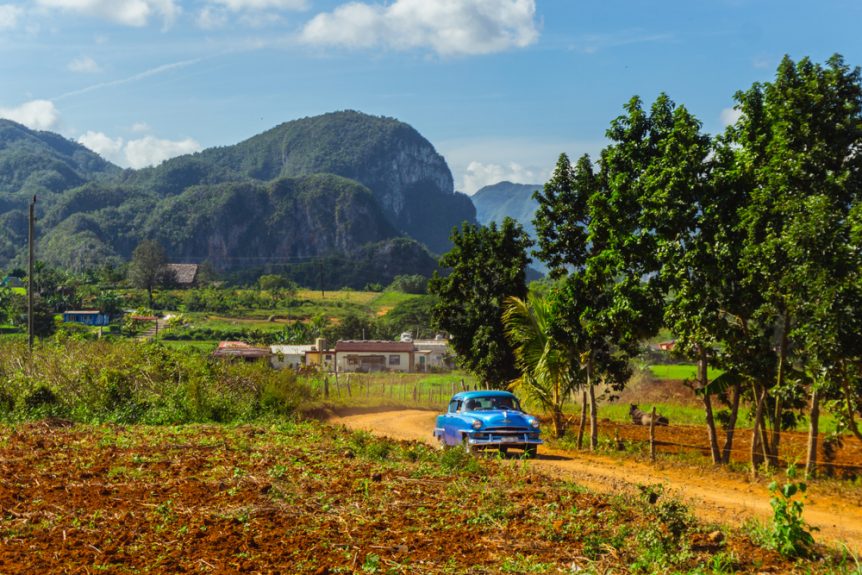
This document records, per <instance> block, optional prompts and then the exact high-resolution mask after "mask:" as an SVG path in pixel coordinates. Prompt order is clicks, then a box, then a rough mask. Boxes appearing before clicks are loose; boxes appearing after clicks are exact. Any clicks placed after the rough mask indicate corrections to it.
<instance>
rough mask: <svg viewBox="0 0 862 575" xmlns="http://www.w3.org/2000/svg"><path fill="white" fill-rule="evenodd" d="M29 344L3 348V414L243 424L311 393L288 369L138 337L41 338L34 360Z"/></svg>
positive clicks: (11, 417) (289, 408) (289, 407)
mask: <svg viewBox="0 0 862 575" xmlns="http://www.w3.org/2000/svg"><path fill="white" fill-rule="evenodd" d="M26 354H27V350H26V345H23V344H8V345H7V344H4V345H3V346H2V348H0V382H2V388H3V389H5V390H6V392H7V393H8V397H9V401H7V402H5V403H4V402H0V420H5V421H21V420H26V419H30V418H34V417H44V416H46V415H51V416H55V417H64V418H68V419H72V420H75V421H81V422H105V421H113V422H117V423H156V424H159V423H172V424H175V423H188V422H204V421H218V422H237V421H251V420H255V419H258V418H266V417H274V416H283V415H289V414H291V413H293V412H294V411H295V410H296V409H297V408H298V407H299V406H300V405H301V404H302V403H303V402H305V401H307V400H309V399H310V398H311V397H312V393H311V391H310V389H309V388H308V387H307V386H306V385H305V384H304V383H302V382H300V381H299V380H297V379H296V376H295V375H294V373H293V372H292V371H290V370H273V369H271V368H270V367H269V365H267V364H266V363H265V362H264V363H244V362H238V363H231V362H224V361H213V360H210V359H209V358H207V357H206V356H204V355H202V354H197V353H183V352H181V351H171V350H168V349H166V348H164V347H162V346H160V345H158V344H151V343H150V344H142V343H138V342H117V343H111V342H106V341H75V340H71V339H70V340H66V341H64V342H62V343H45V342H43V343H42V344H41V345H40V346H39V347H37V348H36V349H35V351H34V356H33V358H32V368H30V369H28V370H26V371H25V370H24V369H23V368H22V366H26V365H28V360H27V355H26Z"/></svg>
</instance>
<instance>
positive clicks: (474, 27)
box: [300, 0, 539, 56]
mask: <svg viewBox="0 0 862 575" xmlns="http://www.w3.org/2000/svg"><path fill="white" fill-rule="evenodd" d="M535 15H536V4H535V0H473V1H471V2H464V1H463V0H395V1H394V2H392V3H390V4H367V3H361V2H351V3H348V4H342V5H341V6H339V7H337V8H336V9H335V10H334V11H333V12H331V13H322V14H318V15H317V16H315V17H314V18H312V19H311V21H309V22H308V23H307V24H306V25H305V27H304V28H303V30H302V32H301V34H300V40H302V41H303V42H306V43H308V44H314V45H333V46H342V47H346V48H372V47H375V46H383V47H388V48H392V49H396V50H408V49H413V48H425V47H428V48H431V49H432V50H434V51H435V52H437V53H438V54H441V55H444V56H447V55H471V54H489V53H492V52H501V51H504V50H508V49H511V48H523V47H525V46H528V45H530V44H532V43H533V42H535V41H536V39H537V38H538V36H539V31H538V29H537V25H536V21H535Z"/></svg>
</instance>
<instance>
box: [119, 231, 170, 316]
mask: <svg viewBox="0 0 862 575" xmlns="http://www.w3.org/2000/svg"><path fill="white" fill-rule="evenodd" d="M167 261H168V260H167V255H166V254H165V248H163V247H162V245H161V244H160V243H159V242H156V241H153V240H143V241H142V242H141V243H139V244H138V246H137V247H136V248H135V251H134V252H133V253H132V261H131V262H130V263H129V272H128V276H129V281H130V282H131V284H132V285H133V286H135V287H137V288H140V289H145V290H147V302H148V307H150V308H152V307H153V290H154V289H155V288H156V287H157V286H159V285H160V284H161V283H162V281H163V279H164V269H165V264H166V263H167Z"/></svg>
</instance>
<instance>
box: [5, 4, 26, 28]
mask: <svg viewBox="0 0 862 575" xmlns="http://www.w3.org/2000/svg"><path fill="white" fill-rule="evenodd" d="M23 12H24V10H22V9H21V7H20V6H15V5H14V4H0V30H10V29H12V28H15V27H16V26H18V18H20V17H21V14H22V13H23Z"/></svg>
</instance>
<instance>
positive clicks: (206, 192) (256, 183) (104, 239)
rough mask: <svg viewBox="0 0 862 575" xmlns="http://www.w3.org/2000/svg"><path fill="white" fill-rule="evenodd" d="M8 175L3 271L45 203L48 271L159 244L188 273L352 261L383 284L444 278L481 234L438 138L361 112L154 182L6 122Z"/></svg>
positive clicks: (162, 171) (42, 249)
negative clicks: (435, 142) (444, 261)
mask: <svg viewBox="0 0 862 575" xmlns="http://www.w3.org/2000/svg"><path fill="white" fill-rule="evenodd" d="M0 162H2V165H0V268H4V267H8V266H9V265H11V264H12V263H13V262H20V261H21V258H22V256H23V253H24V251H25V249H26V230H27V226H26V210H27V198H29V197H30V196H32V195H33V194H38V195H39V201H38V204H37V210H38V216H39V234H40V243H39V253H38V257H39V259H42V260H45V261H47V262H49V263H51V264H53V265H57V266H61V267H65V268H69V269H73V270H82V269H87V268H93V267H98V266H101V265H103V264H104V263H118V262H119V261H122V260H125V259H128V258H129V257H130V255H131V252H132V250H133V249H134V247H135V246H136V245H137V243H138V242H139V241H141V240H142V239H147V238H149V239H156V240H158V241H160V242H161V243H162V244H163V245H164V246H165V248H166V249H167V252H168V255H169V257H170V258H171V259H173V260H175V261H197V262H201V261H208V262H210V263H212V264H214V265H215V266H216V267H217V268H220V269H223V270H238V269H248V268H256V267H262V266H267V267H271V266H275V265H295V264H296V262H302V261H307V260H308V259H309V258H321V257H327V258H333V257H335V258H338V257H341V258H343V259H344V261H352V264H351V265H353V267H354V268H355V269H359V268H362V267H364V268H365V269H364V271H363V274H362V275H364V276H368V275H369V274H371V275H372V276H374V274H377V273H379V274H382V275H379V276H375V277H371V278H370V279H368V281H381V282H382V281H386V280H387V279H389V278H390V277H391V274H392V273H430V271H431V270H432V269H433V268H434V265H435V264H434V258H433V257H432V255H431V253H429V251H428V250H427V249H426V246H427V247H428V248H430V249H431V250H432V251H434V252H437V253H440V252H442V251H445V250H446V249H448V246H449V240H448V236H449V233H450V232H451V230H452V228H453V227H454V226H456V225H459V224H460V223H461V222H463V221H469V222H475V209H474V208H473V205H472V203H471V202H470V199H469V198H468V197H467V196H466V195H463V194H459V193H456V192H455V191H454V189H453V184H452V174H451V172H450V171H449V168H448V166H447V165H446V162H445V160H444V159H443V157H442V156H440V155H439V154H438V153H437V152H436V151H435V150H434V147H433V146H432V145H431V144H430V143H429V142H428V141H427V140H426V139H425V138H423V137H422V136H421V135H420V134H419V133H418V132H416V130H414V129H413V128H411V127H410V126H408V125H407V124H404V123H402V122H399V121H397V120H393V119H390V118H381V117H374V116H368V115H365V114H361V113H358V112H336V113H332V114H325V115H323V116H318V117H314V118H304V119H301V120H296V121H293V122H288V123H285V124H282V125H280V126H278V127H276V128H273V129H272V130H269V131H267V132H264V133H262V134H259V135H257V136H254V137H252V138H250V139H248V140H246V141H244V142H241V143H239V144H237V145H235V146H228V147H222V148H212V149H208V150H205V151H203V152H200V153H197V154H192V155H187V156H181V157H178V158H174V159H172V160H169V161H167V162H164V163H163V164H161V165H160V166H157V167H154V168H147V169H143V170H120V169H119V168H117V167H116V166H113V165H111V164H110V163H108V162H105V161H104V160H102V159H101V158H100V157H99V156H97V155H96V154H93V153H92V152H90V151H89V150H87V149H86V148H84V147H83V146H80V145H78V144H76V143H74V142H71V141H68V140H66V139H65V138H62V137H61V136H58V135H56V134H51V133H48V132H36V131H32V130H29V129H27V128H25V127H23V126H20V125H18V124H14V123H12V122H6V121H0ZM393 242H394V243H393ZM357 258H359V259H358V260H357ZM363 258H365V259H363ZM381 258H382V259H381ZM387 258H389V259H390V260H392V261H389V260H387ZM394 258H398V259H399V261H394ZM372 259H373V260H374V261H371V260H372ZM363 262H364V263H367V265H364V263H363ZM390 272H391V273H390ZM357 281H358V280H357ZM344 285H351V281H349V280H348V279H347V278H345V283H344ZM358 287H362V286H358Z"/></svg>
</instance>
